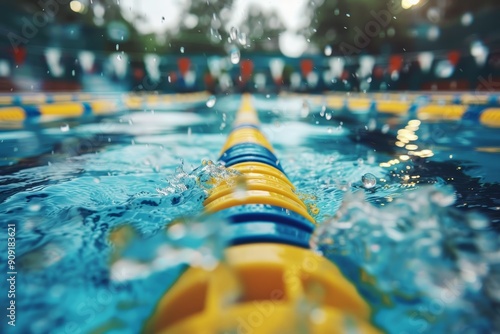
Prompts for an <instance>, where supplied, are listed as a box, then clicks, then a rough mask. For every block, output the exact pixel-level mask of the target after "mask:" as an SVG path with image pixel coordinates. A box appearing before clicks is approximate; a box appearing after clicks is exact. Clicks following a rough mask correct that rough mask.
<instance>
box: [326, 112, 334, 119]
mask: <svg viewBox="0 0 500 334" xmlns="http://www.w3.org/2000/svg"><path fill="white" fill-rule="evenodd" d="M325 118H326V120H327V121H329V120H331V119H332V114H331V113H329V112H327V113H326V114H325Z"/></svg>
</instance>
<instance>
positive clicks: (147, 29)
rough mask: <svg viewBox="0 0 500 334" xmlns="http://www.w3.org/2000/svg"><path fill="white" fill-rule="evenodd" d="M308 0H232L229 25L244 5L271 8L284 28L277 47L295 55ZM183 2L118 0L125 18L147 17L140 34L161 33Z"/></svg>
mask: <svg viewBox="0 0 500 334" xmlns="http://www.w3.org/2000/svg"><path fill="white" fill-rule="evenodd" d="M307 1H308V0H235V1H234V3H233V7H232V15H231V20H230V21H229V27H228V28H230V27H232V26H234V27H236V28H238V25H239V24H240V23H241V22H242V21H243V19H244V17H245V16H246V12H247V10H248V7H249V6H250V5H252V4H256V5H258V6H260V7H261V8H262V9H263V10H265V11H269V10H272V9H274V10H275V11H276V13H277V14H278V15H279V16H280V18H281V20H282V22H283V23H284V25H285V27H286V28H287V31H286V32H285V33H283V34H282V36H281V38H280V49H281V51H282V52H283V53H284V54H285V55H288V56H295V57H298V56H300V55H301V54H302V52H303V51H305V49H306V48H307V43H306V41H305V40H304V38H303V37H302V36H299V35H297V34H295V31H296V30H297V29H298V28H300V27H301V26H302V25H303V20H304V15H303V11H304V8H305V5H306V3H307ZM186 3H187V1H183V0H161V1H160V0H121V1H120V5H121V6H122V8H123V14H124V16H125V17H126V18H127V19H128V20H132V18H133V17H134V16H135V15H136V14H137V13H141V14H142V15H144V16H146V17H147V20H145V21H144V22H141V23H140V24H139V25H138V26H137V28H138V29H139V30H140V31H141V32H143V33H151V32H156V33H162V32H164V31H166V30H168V29H172V28H174V27H176V26H177V25H178V24H179V19H180V14H181V12H182V8H183V6H186Z"/></svg>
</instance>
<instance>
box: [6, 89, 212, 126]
mask: <svg viewBox="0 0 500 334" xmlns="http://www.w3.org/2000/svg"><path fill="white" fill-rule="evenodd" d="M115 95H116V94H115ZM55 96H57V95H55ZM61 96H66V97H67V98H68V99H69V97H71V96H73V95H61ZM78 96H80V97H82V98H86V99H87V100H86V101H77V102H73V101H69V102H61V101H62V100H63V99H62V98H59V99H58V101H59V102H54V103H49V102H48V101H49V100H50V99H54V96H51V95H47V96H44V94H36V95H31V96H28V99H24V97H22V96H16V97H10V98H11V100H12V99H14V98H21V100H22V101H24V102H27V103H26V104H21V103H19V104H17V105H10V106H4V107H0V122H22V121H25V120H28V119H35V118H38V117H43V116H51V117H64V118H79V117H84V116H91V115H94V116H101V115H108V114H115V113H119V112H122V111H124V110H130V109H143V108H154V107H158V106H161V105H165V104H172V103H192V102H200V101H204V100H205V99H206V98H207V96H208V94H207V93H206V92H197V93H188V94H140V95H138V94H118V95H116V96H114V97H107V98H104V97H103V96H102V95H98V96H96V97H94V99H92V98H91V95H90V94H79V95H78ZM2 97H3V98H4V100H5V101H6V99H5V98H6V96H2ZM49 97H50V98H49ZM54 101H55V100H54ZM36 102H41V103H36ZM31 103H35V104H31ZM14 104H15V103H14Z"/></svg>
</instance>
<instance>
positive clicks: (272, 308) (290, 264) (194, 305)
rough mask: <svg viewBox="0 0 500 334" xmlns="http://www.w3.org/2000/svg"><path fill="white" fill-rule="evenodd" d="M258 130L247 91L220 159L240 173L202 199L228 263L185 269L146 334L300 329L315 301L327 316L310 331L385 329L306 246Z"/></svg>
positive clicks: (289, 191) (306, 217) (300, 221)
mask: <svg viewBox="0 0 500 334" xmlns="http://www.w3.org/2000/svg"><path fill="white" fill-rule="evenodd" d="M259 128H260V123H259V119H258V116H257V112H256V110H255V109H254V107H253V104H252V98H251V96H249V95H243V96H242V103H241V107H240V109H239V110H238V112H237V114H236V119H235V121H234V125H233V130H232V131H231V133H230V135H229V136H228V140H227V142H226V144H225V145H224V147H223V149H222V151H221V153H220V158H219V160H220V161H221V162H224V163H225V164H226V167H228V168H231V169H235V170H238V171H239V172H240V175H236V176H234V178H231V179H229V180H226V182H223V183H222V184H221V185H219V186H218V187H216V188H215V189H214V190H213V191H212V192H211V193H210V194H209V196H208V198H207V199H206V200H205V202H204V204H205V210H206V211H207V212H211V213H214V214H215V217H219V218H220V219H225V220H227V221H228V222H229V225H228V228H229V230H228V236H229V239H230V242H229V246H228V247H227V248H226V250H225V261H226V262H224V264H220V265H219V266H217V267H216V268H215V269H214V270H213V271H212V272H208V271H205V270H203V269H201V268H198V267H189V268H188V269H187V270H186V271H185V272H184V273H183V274H182V275H181V276H180V277H179V278H178V280H177V282H176V283H174V284H173V286H172V287H171V288H170V289H169V290H168V291H166V293H165V294H164V295H163V297H162V298H161V299H160V301H159V302H158V304H157V306H156V308H155V310H154V312H153V314H152V316H151V317H150V318H149V319H148V321H147V322H146V324H145V327H144V329H143V332H144V333H163V334H173V333H207V334H208V333H219V332H224V331H227V330H233V331H234V330H236V331H237V332H238V333H240V332H241V333H264V334H265V333H276V332H280V333H295V332H296V330H297V326H299V327H300V325H299V324H297V323H296V322H295V320H296V319H297V318H300V317H301V316H303V317H304V319H310V318H309V315H298V314H297V309H298V305H299V304H300V303H303V302H304V301H305V300H306V299H307V298H312V299H313V303H317V304H315V305H314V307H315V308H316V310H317V311H318V312H321V318H322V320H321V321H317V322H314V321H307V320H306V321H305V323H304V324H305V326H306V327H307V331H308V333H318V334H319V333H342V332H344V329H345V326H346V324H347V323H349V324H350V325H349V326H351V324H352V326H353V327H357V328H356V329H357V330H358V331H359V332H362V333H379V332H380V331H379V330H378V329H377V328H375V326H373V325H372V324H371V322H370V320H371V313H372V310H371V309H370V306H369V305H368V303H367V302H366V301H365V300H364V299H363V298H362V297H361V295H360V294H359V293H358V291H357V290H356V288H355V287H354V285H353V284H352V283H351V282H349V281H348V280H347V279H346V278H345V277H344V276H343V274H342V273H341V271H340V270H339V269H338V267H337V266H336V265H335V264H333V263H332V262H331V261H329V260H328V259H325V258H324V257H322V256H321V255H319V254H317V253H315V252H313V251H312V250H311V249H310V247H309V238H310V236H311V234H312V233H313V230H314V228H315V221H314V219H313V218H312V216H311V215H310V213H309V212H308V211H307V205H306V204H305V203H303V202H302V201H301V200H300V198H298V197H297V195H296V194H295V193H294V187H293V185H292V183H291V182H290V180H289V179H288V177H287V176H286V174H285V172H284V171H283V168H282V167H281V166H280V165H278V160H277V159H276V156H275V155H274V150H273V147H272V146H271V144H270V143H269V142H268V141H267V139H266V138H265V136H264V135H263V134H262V133H261V132H260V130H259ZM250 130H251V131H250ZM214 203H217V204H216V205H215V204H214ZM228 268H229V269H228ZM228 270H229V271H228ZM229 272H232V273H233V275H231V274H228V273H229ZM234 275H236V277H237V280H238V281H239V283H240V285H241V286H240V288H241V296H240V297H239V298H238V299H236V300H235V301H234V302H232V303H224V299H225V298H227V297H228V295H227V294H228V293H234V291H231V287H233V288H234V289H235V283H234V280H235V277H234ZM310 289H312V290H315V289H319V290H320V291H321V293H320V294H319V295H316V294H315V293H314V292H313V293H312V294H311V290H310ZM315 296H316V297H315Z"/></svg>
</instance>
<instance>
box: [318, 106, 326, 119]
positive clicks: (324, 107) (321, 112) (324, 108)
mask: <svg viewBox="0 0 500 334" xmlns="http://www.w3.org/2000/svg"><path fill="white" fill-rule="evenodd" d="M325 112H326V106H322V107H321V111H320V112H319V115H320V116H321V117H324V116H325Z"/></svg>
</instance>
